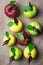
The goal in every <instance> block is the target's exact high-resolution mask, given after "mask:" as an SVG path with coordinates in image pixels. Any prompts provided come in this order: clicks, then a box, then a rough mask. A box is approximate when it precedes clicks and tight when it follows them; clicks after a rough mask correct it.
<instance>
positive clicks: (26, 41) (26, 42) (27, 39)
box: [17, 31, 30, 45]
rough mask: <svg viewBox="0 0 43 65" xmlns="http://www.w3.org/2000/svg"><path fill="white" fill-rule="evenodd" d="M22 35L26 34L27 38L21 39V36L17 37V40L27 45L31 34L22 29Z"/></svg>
mask: <svg viewBox="0 0 43 65" xmlns="http://www.w3.org/2000/svg"><path fill="white" fill-rule="evenodd" d="M21 34H22V35H24V37H25V38H26V39H25V40H21V39H19V38H17V42H18V43H19V44H21V45H27V44H28V42H30V36H29V35H28V34H27V32H26V31H22V32H21Z"/></svg>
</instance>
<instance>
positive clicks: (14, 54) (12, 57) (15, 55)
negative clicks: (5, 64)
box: [9, 47, 22, 62]
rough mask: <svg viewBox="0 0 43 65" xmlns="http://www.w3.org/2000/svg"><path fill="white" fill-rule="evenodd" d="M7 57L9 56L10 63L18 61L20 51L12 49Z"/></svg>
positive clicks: (15, 48)
mask: <svg viewBox="0 0 43 65" xmlns="http://www.w3.org/2000/svg"><path fill="white" fill-rule="evenodd" d="M9 56H10V62H11V61H13V60H15V61H17V60H19V59H21V58H22V50H21V49H20V48H17V47H12V48H11V49H10V51H9Z"/></svg>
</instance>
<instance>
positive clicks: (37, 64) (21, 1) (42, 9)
mask: <svg viewBox="0 0 43 65" xmlns="http://www.w3.org/2000/svg"><path fill="white" fill-rule="evenodd" d="M29 1H30V2H31V3H33V4H35V5H36V6H37V8H38V9H39V13H38V15H37V16H36V17H35V18H33V19H27V18H25V17H24V15H23V7H24V6H25V5H28V3H29ZM9 2H10V0H0V65H9V64H8V63H9V55H8V53H9V50H10V48H9V47H6V46H2V45H3V41H2V39H3V36H4V33H5V31H9V32H10V33H12V34H14V33H13V32H11V31H10V30H9V28H8V26H7V23H8V22H9V21H10V20H11V19H10V18H8V17H7V16H6V15H5V14H4V7H5V5H6V4H8V3H9ZM17 5H18V7H19V9H20V16H19V17H18V18H19V19H21V20H22V22H23V23H24V25H25V26H26V25H27V24H28V23H29V22H30V21H34V20H35V21H38V22H40V24H41V25H42V26H43V0H17ZM32 39H33V42H34V44H35V45H36V47H37V49H38V52H39V54H38V58H37V59H36V60H32V61H31V63H30V65H43V33H42V34H41V35H39V36H37V37H32ZM16 47H19V48H21V49H22V50H23V49H24V47H25V46H21V45H19V44H16ZM10 65H29V63H28V60H26V59H25V58H24V57H23V58H22V59H21V60H20V61H13V62H12V63H11V64H10Z"/></svg>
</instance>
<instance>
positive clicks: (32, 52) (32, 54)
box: [24, 47, 37, 59]
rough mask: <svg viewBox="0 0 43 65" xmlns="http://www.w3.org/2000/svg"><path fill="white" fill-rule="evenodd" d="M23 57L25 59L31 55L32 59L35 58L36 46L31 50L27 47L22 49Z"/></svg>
mask: <svg viewBox="0 0 43 65" xmlns="http://www.w3.org/2000/svg"><path fill="white" fill-rule="evenodd" d="M24 57H25V58H26V59H29V58H30V57H32V59H35V58H36V57H37V50H36V48H34V49H33V50H32V51H31V52H30V51H29V48H28V47H26V48H25V49H24Z"/></svg>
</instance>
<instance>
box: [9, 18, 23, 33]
mask: <svg viewBox="0 0 43 65" xmlns="http://www.w3.org/2000/svg"><path fill="white" fill-rule="evenodd" d="M8 27H9V28H10V30H11V31H12V32H20V31H21V30H22V29H23V23H22V22H21V20H19V19H17V18H15V19H14V20H11V21H10V22H9V23H8Z"/></svg>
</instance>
